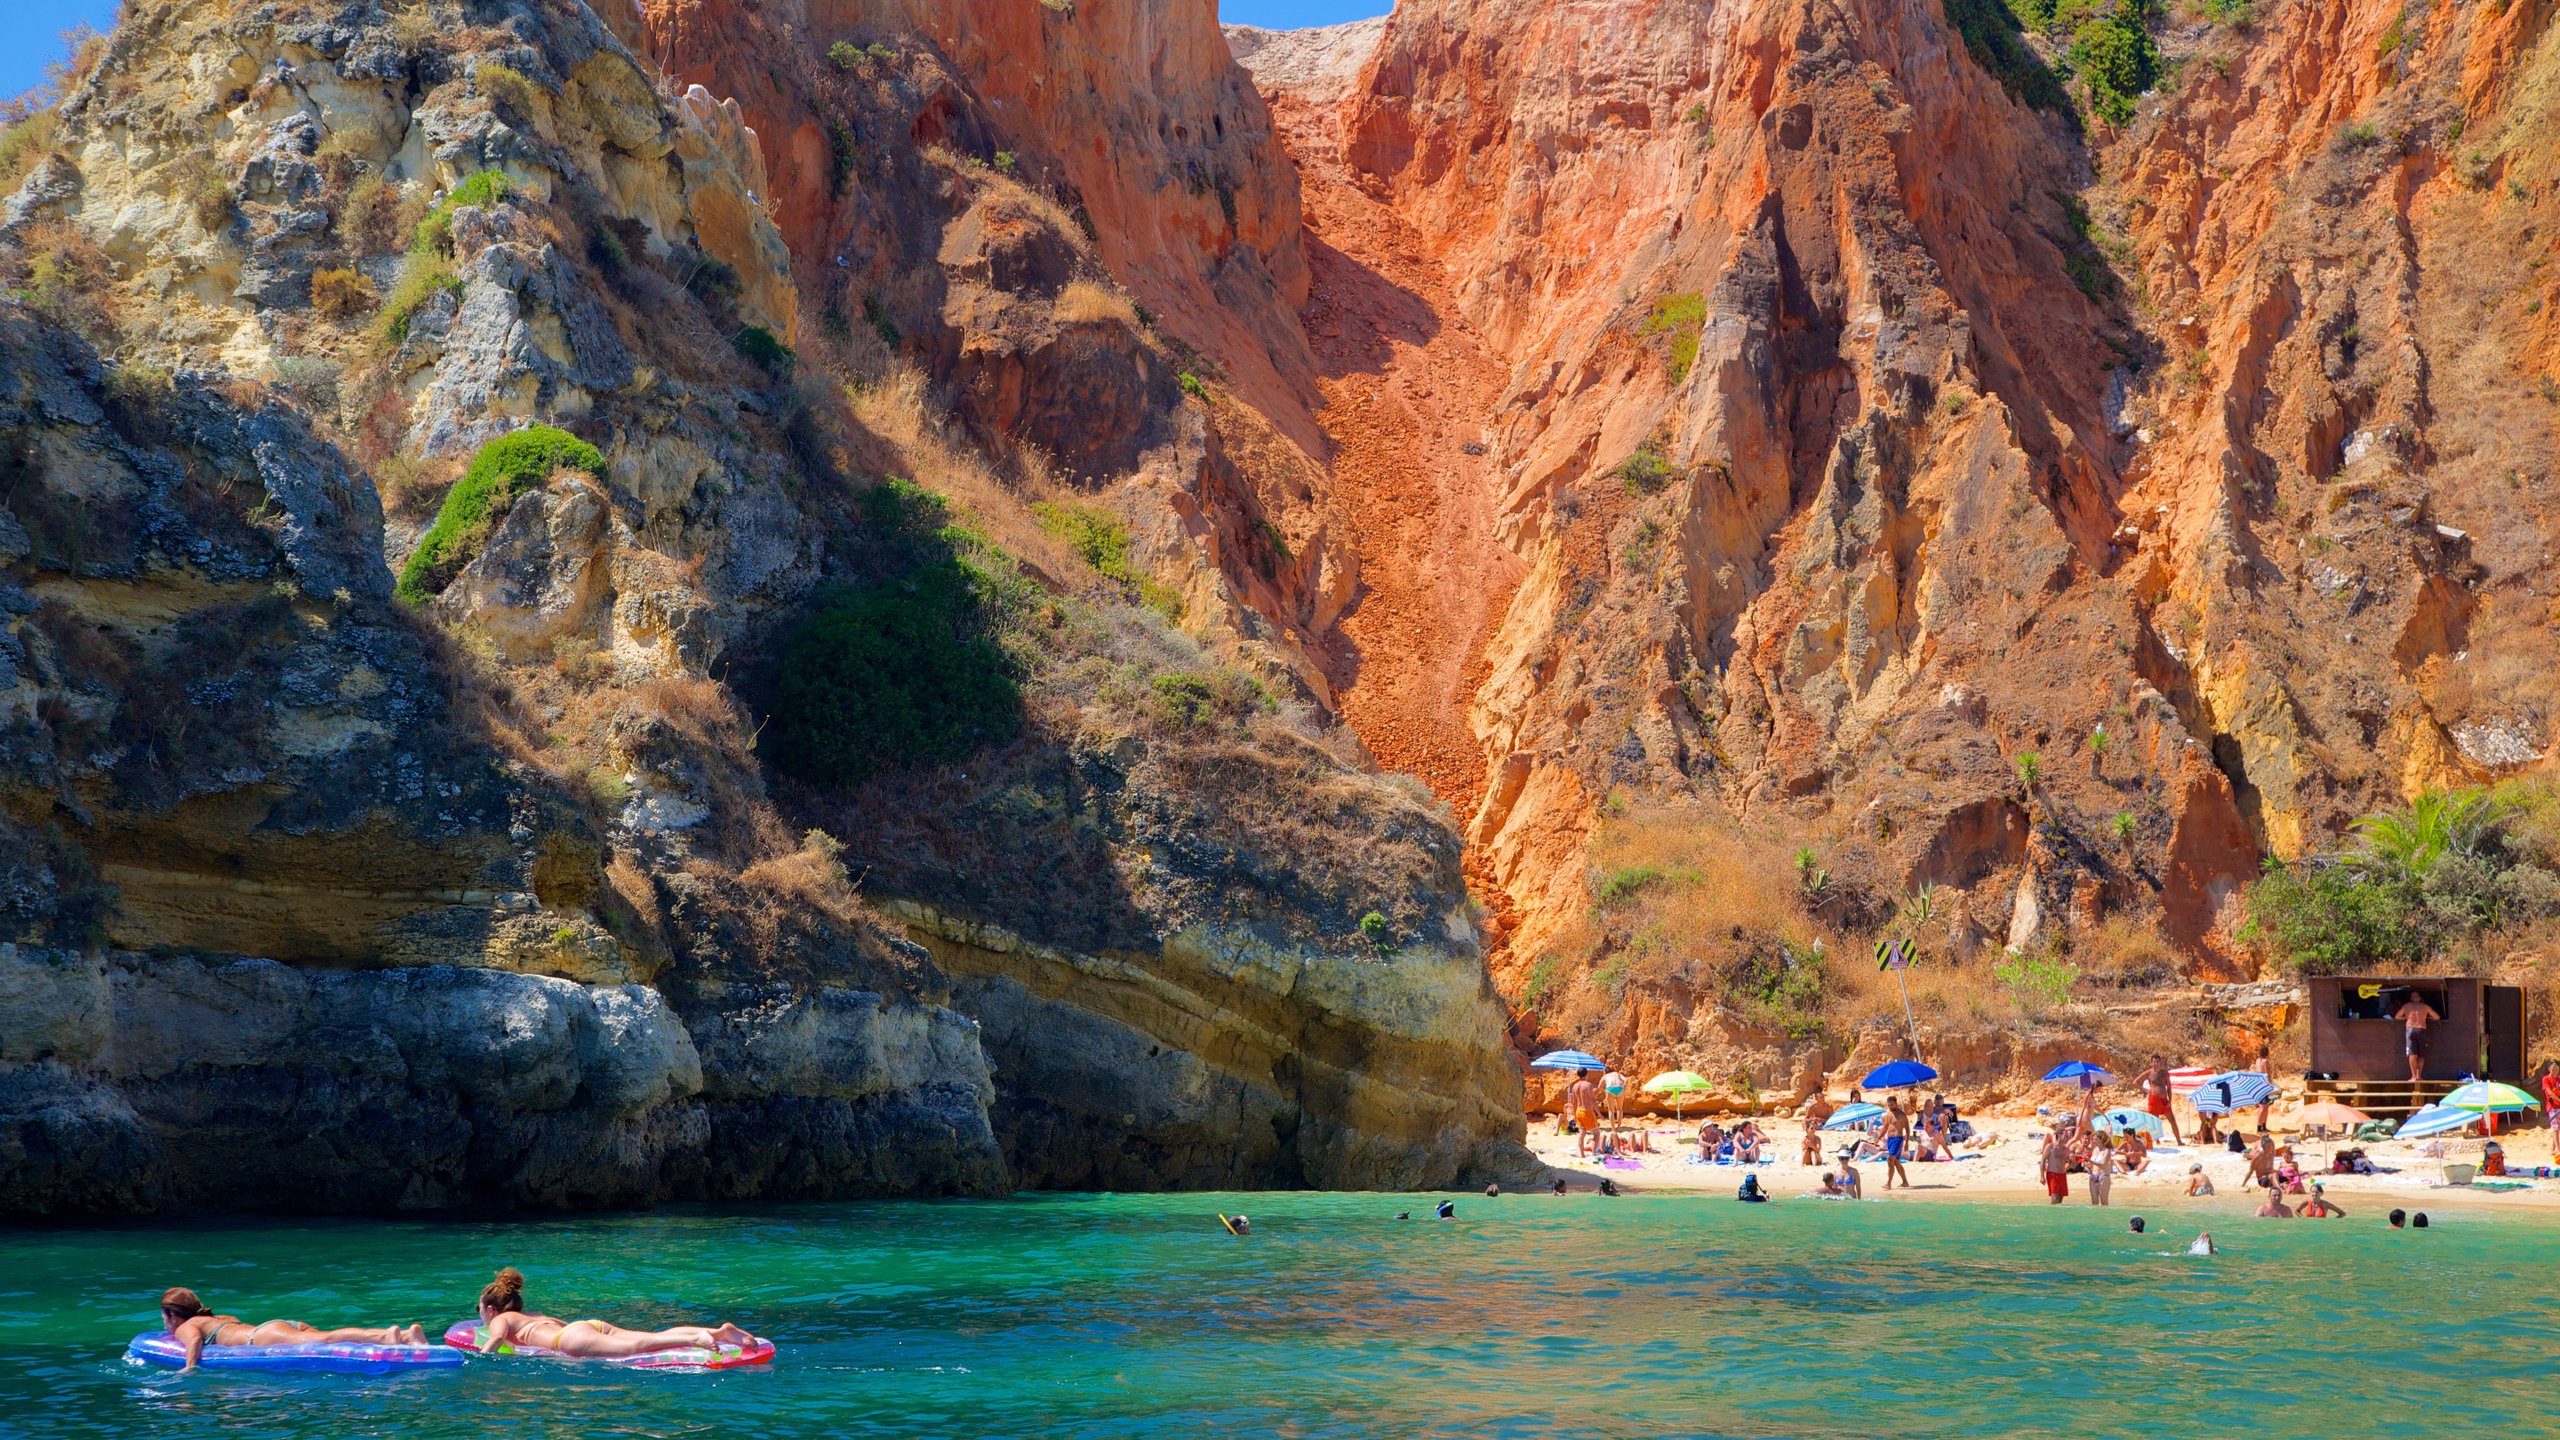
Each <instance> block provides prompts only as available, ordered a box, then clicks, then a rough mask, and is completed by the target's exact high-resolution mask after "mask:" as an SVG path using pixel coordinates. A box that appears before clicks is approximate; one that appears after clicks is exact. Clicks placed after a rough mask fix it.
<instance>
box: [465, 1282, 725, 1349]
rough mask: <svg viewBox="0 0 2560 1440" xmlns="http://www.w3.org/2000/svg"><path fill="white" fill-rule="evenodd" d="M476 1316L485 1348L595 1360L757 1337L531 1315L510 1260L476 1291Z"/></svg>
mask: <svg viewBox="0 0 2560 1440" xmlns="http://www.w3.org/2000/svg"><path fill="white" fill-rule="evenodd" d="M480 1318H481V1320H483V1321H484V1322H486V1323H487V1325H488V1327H489V1339H488V1344H487V1347H486V1348H488V1349H491V1350H495V1349H497V1348H498V1347H499V1346H501V1345H514V1346H517V1347H520V1348H522V1349H527V1350H556V1351H558V1352H559V1353H561V1354H563V1355H576V1356H581V1357H584V1358H587V1359H594V1360H618V1359H621V1358H623V1357H625V1356H629V1355H647V1354H650V1353H652V1352H654V1351H658V1350H717V1349H719V1348H720V1347H721V1346H723V1345H731V1346H737V1347H740V1348H744V1347H746V1346H749V1345H753V1344H755V1343H757V1342H756V1337H754V1336H753V1335H750V1334H748V1333H747V1332H746V1331H744V1330H741V1329H739V1328H738V1327H737V1326H735V1325H730V1324H726V1323H723V1324H720V1325H716V1326H710V1325H678V1326H675V1327H673V1328H671V1329H666V1330H625V1329H623V1328H622V1327H621V1326H619V1325H615V1324H613V1323H611V1322H609V1321H604V1320H570V1321H566V1322H563V1321H561V1320H558V1319H555V1318H553V1317H552V1316H549V1315H534V1314H529V1313H527V1312H526V1310H525V1308H524V1272H523V1271H521V1270H518V1269H517V1268H516V1267H514V1266H513V1265H510V1266H508V1267H507V1268H505V1269H504V1270H501V1271H499V1272H498V1278H496V1279H494V1280H492V1281H490V1282H489V1283H488V1285H486V1286H485V1287H483V1288H482V1289H481V1291H480Z"/></svg>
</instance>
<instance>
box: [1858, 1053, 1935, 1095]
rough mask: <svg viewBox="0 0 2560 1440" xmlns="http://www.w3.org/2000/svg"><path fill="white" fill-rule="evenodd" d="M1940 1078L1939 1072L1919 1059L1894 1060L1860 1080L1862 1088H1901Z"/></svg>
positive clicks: (1878, 1067)
mask: <svg viewBox="0 0 2560 1440" xmlns="http://www.w3.org/2000/svg"><path fill="white" fill-rule="evenodd" d="M1937 1078H1938V1072H1937V1071H1935V1070H1932V1069H1930V1068H1929V1067H1928V1066H1926V1065H1923V1064H1921V1063H1920V1062H1919V1061H1917V1060H1894V1061H1890V1062H1887V1063H1886V1064H1882V1065H1879V1066H1877V1067H1876V1068H1874V1069H1873V1070H1870V1071H1868V1072H1867V1078H1866V1079H1864V1080H1861V1081H1859V1082H1858V1088H1859V1089H1861V1090H1899V1089H1901V1088H1902V1087H1903V1086H1905V1085H1921V1084H1926V1083H1927V1082H1929V1081H1931V1080H1935V1079H1937Z"/></svg>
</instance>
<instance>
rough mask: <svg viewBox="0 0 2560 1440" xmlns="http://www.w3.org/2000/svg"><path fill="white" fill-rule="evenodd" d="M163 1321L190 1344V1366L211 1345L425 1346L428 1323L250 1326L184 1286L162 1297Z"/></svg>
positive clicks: (296, 1322)
mask: <svg viewBox="0 0 2560 1440" xmlns="http://www.w3.org/2000/svg"><path fill="white" fill-rule="evenodd" d="M160 1324H161V1325H162V1327H163V1328H165V1329H166V1330H168V1332H169V1333H170V1334H171V1335H173V1336H175V1337H177V1338H178V1339H179V1340H180V1341H181V1342H183V1343H184V1344H185V1345H186V1347H187V1367H186V1368H188V1369H190V1370H192V1369H194V1368H195V1366H196V1360H197V1358H198V1357H199V1356H201V1355H203V1354H204V1347H206V1346H207V1345H335V1344H341V1343H346V1344H356V1345H424V1344H426V1343H427V1327H425V1326H424V1325H407V1326H402V1325H379V1326H368V1325H350V1326H345V1327H342V1328H340V1329H336V1330H322V1329H319V1328H317V1327H315V1326H310V1325H305V1324H303V1323H302V1322H301V1321H299V1320H270V1321H268V1322H267V1323H265V1324H264V1325H252V1324H250V1323H248V1322H247V1321H245V1320H242V1319H241V1318H240V1317H239V1316H237V1315H216V1314H214V1313H213V1311H211V1310H210V1309H207V1308H206V1306H205V1303H204V1302H203V1301H202V1300H199V1299H197V1298H196V1292H194V1291H193V1290H190V1289H188V1288H186V1287H185V1286H183V1285H180V1286H176V1287H173V1288H171V1289H169V1290H166V1291H163V1292H162V1293H161V1296H160Z"/></svg>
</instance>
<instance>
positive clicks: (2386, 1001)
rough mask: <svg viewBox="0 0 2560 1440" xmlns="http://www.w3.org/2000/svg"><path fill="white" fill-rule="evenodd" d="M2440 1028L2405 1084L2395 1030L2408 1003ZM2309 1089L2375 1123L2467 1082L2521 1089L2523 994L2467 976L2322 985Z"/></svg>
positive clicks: (2350, 979) (2328, 978) (2315, 1006)
mask: <svg viewBox="0 0 2560 1440" xmlns="http://www.w3.org/2000/svg"><path fill="white" fill-rule="evenodd" d="M2413 994H2414V995H2416V996H2417V997H2418V998H2420V999H2422V1000H2424V1001H2426V1002H2427V1004H2429V1005H2430V1006H2433V1007H2434V1008H2435V1012H2436V1013H2437V1014H2438V1015H2441V1016H2443V1017H2444V1018H2443V1019H2441V1020H2438V1021H2437V1022H2436V1023H2435V1024H2434V1025H2432V1026H2430V1027H2429V1030H2428V1035H2429V1040H2428V1045H2427V1056H2426V1065H2425V1067H2424V1068H2423V1069H2422V1070H2421V1071H2420V1072H2419V1080H2418V1083H2417V1084H2415V1085H2412V1084H2410V1083H2409V1062H2408V1060H2407V1058H2406V1057H2405V1056H2404V1054H2403V1052H2402V1050H2401V1036H2400V1031H2401V1026H2400V1022H2399V1021H2397V1020H2395V1019H2393V1018H2391V1017H2392V1016H2393V1014H2394V1013H2395V1012H2397V1011H2398V1010H2399V1009H2400V1007H2401V1005H2403V1004H2404V1003H2406V1002H2407V1001H2408V999H2409V997H2410V996H2411V995H2413ZM2308 1008H2309V1010H2310V1012H2311V1064H2310V1067H2309V1069H2310V1073H2311V1084H2310V1088H2311V1090H2312V1092H2313V1093H2315V1094H2329V1095H2334V1096H2336V1097H2337V1098H2338V1099H2340V1100H2342V1101H2344V1102H2346V1103H2347V1104H2349V1105H2353V1106H2354V1107H2356V1108H2357V1109H2359V1110H2362V1111H2365V1112H2366V1113H2368V1114H2372V1115H2405V1114H2407V1113H2409V1112H2410V1111H2412V1110H2415V1109H2417V1108H2418V1107H2419V1106H2421V1105H2425V1104H2427V1103H2429V1102H2431V1101H2433V1100H2434V1099H2435V1098H2436V1097H2438V1096H2440V1095H2443V1094H2444V1093H2446V1092H2447V1091H2449V1090H2451V1089H2453V1087H2454V1086H2456V1085H2458V1084H2460V1083H2462V1080H2463V1079H2464V1077H2466V1076H2474V1075H2476V1076H2479V1077H2481V1078H2483V1079H2488V1080H2504V1081H2506V1082H2507V1083H2509V1084H2511V1085H2522V1084H2524V1083H2525V1053H2524V1034H2525V1031H2524V1021H2525V1015H2524V991H2523V990H2521V989H2519V988H2517V987H2515V986H2513V985H2492V984H2490V983H2489V982H2488V981H2486V980H2481V979H2478V978H2476V977H2473V976H2467V975H2443V976H2435V975H2385V976H2348V975H2322V976H2316V977H2314V978H2313V979H2312V981H2311V982H2310V992H2309V1005H2308Z"/></svg>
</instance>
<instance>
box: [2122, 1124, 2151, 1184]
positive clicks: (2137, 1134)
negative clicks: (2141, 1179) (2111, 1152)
mask: <svg viewBox="0 0 2560 1440" xmlns="http://www.w3.org/2000/svg"><path fill="white" fill-rule="evenodd" d="M2150 1168H2151V1137H2150V1136H2148V1135H2145V1134H2143V1133H2142V1132H2141V1131H2139V1130H2128V1131H2126V1132H2125V1133H2124V1136H2123V1138H2122V1139H2119V1140H2118V1141H2116V1170H2117V1173H2119V1174H2124V1175H2139V1174H2141V1173H2142V1172H2143V1171H2145V1170H2148V1169H2150Z"/></svg>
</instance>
